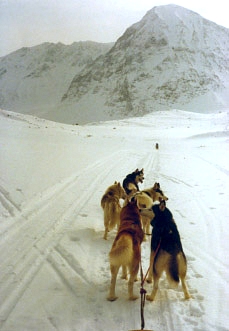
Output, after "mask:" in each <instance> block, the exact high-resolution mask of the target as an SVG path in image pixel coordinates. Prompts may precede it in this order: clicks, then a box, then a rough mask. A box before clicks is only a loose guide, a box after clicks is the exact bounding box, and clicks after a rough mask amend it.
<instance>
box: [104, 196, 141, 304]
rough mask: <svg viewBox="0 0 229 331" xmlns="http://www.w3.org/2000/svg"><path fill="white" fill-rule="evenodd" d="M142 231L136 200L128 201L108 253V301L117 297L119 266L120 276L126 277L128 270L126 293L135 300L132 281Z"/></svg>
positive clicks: (134, 276)
mask: <svg viewBox="0 0 229 331" xmlns="http://www.w3.org/2000/svg"><path fill="white" fill-rule="evenodd" d="M143 236H144V233H143V231H142V227H141V220H140V213H139V209H138V207H137V203H136V201H131V202H128V203H127V205H126V206H125V207H123V208H122V210H121V214H120V227H119V230H118V233H117V236H116V238H115V240H114V243H113V245H112V248H111V251H110V253H109V259H110V271H111V285H110V293H109V296H108V298H107V299H108V300H109V301H114V300H116V299H117V296H116V294H115V285H116V279H117V274H118V271H119V268H120V267H121V266H122V278H124V279H127V269H128V271H129V274H130V276H129V281H128V294H129V300H135V299H137V298H138V296H137V295H134V294H133V286H134V281H135V280H136V279H137V274H138V270H139V264H140V259H141V243H142V240H143Z"/></svg>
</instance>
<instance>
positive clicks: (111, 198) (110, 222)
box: [101, 182, 126, 239]
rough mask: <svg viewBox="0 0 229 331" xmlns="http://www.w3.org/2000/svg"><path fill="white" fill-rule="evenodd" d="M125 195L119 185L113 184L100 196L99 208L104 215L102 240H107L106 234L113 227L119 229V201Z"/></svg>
mask: <svg viewBox="0 0 229 331" xmlns="http://www.w3.org/2000/svg"><path fill="white" fill-rule="evenodd" d="M125 198H126V193H125V191H124V189H123V188H122V186H121V184H120V183H117V182H115V183H114V184H113V185H111V186H109V187H108V188H107V190H106V192H105V193H104V195H103V196H102V199H101V207H102V208H103V213H104V227H105V232H104V236H103V238H104V239H107V234H108V232H109V231H110V230H112V229H113V228H114V227H115V226H117V227H119V224H120V211H121V205H120V199H125Z"/></svg>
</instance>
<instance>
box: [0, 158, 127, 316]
mask: <svg viewBox="0 0 229 331" xmlns="http://www.w3.org/2000/svg"><path fill="white" fill-rule="evenodd" d="M114 159H115V160H116V161H115V162H114V161H113V160H114ZM111 161H112V162H111ZM120 161H121V159H120V157H119V158H117V157H116V155H113V154H112V155H110V156H109V157H108V158H107V160H100V161H99V162H97V163H94V164H92V165H91V166H90V167H88V168H87V169H85V171H84V172H82V173H80V174H76V176H74V177H73V176H71V177H70V178H67V179H66V180H65V181H64V182H63V183H61V184H57V185H55V187H52V188H50V189H49V190H47V191H46V192H43V194H42V197H41V198H40V199H35V200H33V201H32V202H28V203H27V206H25V208H24V210H23V212H21V213H19V215H17V217H16V219H15V220H14V223H13V224H12V226H11V227H10V228H8V229H7V233H3V234H2V235H1V238H0V247H1V243H2V244H4V245H6V241H7V246H8V249H7V250H5V251H2V254H1V265H2V266H3V270H7V269H8V273H6V274H5V275H4V273H2V274H1V276H0V277H1V278H0V282H1V283H4V290H3V293H2V294H1V308H0V316H1V320H2V321H4V320H6V318H7V317H8V316H9V314H10V313H11V311H12V310H13V308H14V307H15V305H16V303H17V302H18V301H19V300H20V298H21V296H22V294H23V293H24V291H25V289H26V288H27V287H28V284H29V283H30V282H31V281H32V279H33V277H34V276H35V275H36V274H37V273H38V270H39V269H40V268H41V266H42V264H43V263H44V261H45V260H46V259H47V258H48V261H49V262H50V263H51V265H53V267H54V268H56V269H57V264H56V263H55V256H56V255H57V254H58V251H57V250H55V251H54V252H55V253H54V254H53V250H54V248H55V246H57V243H58V242H59V241H60V239H61V237H62V236H63V235H64V233H65V231H66V230H67V228H68V226H69V225H68V223H66V222H68V218H69V217H71V216H72V215H74V217H75V215H77V214H78V213H79V212H80V210H82V209H83V208H84V207H85V206H86V205H87V203H88V201H89V199H90V197H91V196H92V195H93V194H94V192H95V191H96V188H97V186H98V184H99V183H100V182H102V181H103V180H104V177H106V176H108V175H109V174H110V172H111V171H112V169H113V168H115V167H117V165H118V163H119V162H120ZM111 164H112V167H111V166H110V165H111ZM89 174H90V175H89ZM88 177H90V178H95V179H94V180H93V181H92V182H91V183H90V182H88V179H87V178H88ZM85 183H87V184H88V186H87V185H86V186H87V187H86V189H85ZM2 191H3V190H2ZM77 192H80V193H81V195H80V196H77V195H79V194H78V193H77ZM6 195H7V194H6V193H5V196H6ZM65 196H68V200H69V201H68V204H66V201H64V203H63V204H62V203H61V200H64V199H65ZM69 197H70V198H69ZM54 210H55V213H53V212H54ZM50 215H52V218H50ZM22 233H23V237H22V236H21V235H22ZM30 233H32V234H33V235H34V234H36V237H35V238H34V237H33V238H31V237H30ZM52 254H53V256H52ZM59 254H60V255H61V256H62V258H64V259H65V260H66V256H64V255H63V254H61V252H60V249H59ZM50 256H51V257H50ZM12 257H13V261H14V264H13V261H12ZM66 261H67V260H66ZM6 266H8V267H6ZM9 269H11V270H12V272H10V270H9ZM18 283H20V285H19V286H18ZM9 291H10V292H11V295H10V296H9Z"/></svg>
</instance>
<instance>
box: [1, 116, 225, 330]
mask: <svg viewBox="0 0 229 331" xmlns="http://www.w3.org/2000/svg"><path fill="white" fill-rule="evenodd" d="M228 123H229V115H228V113H227V112H224V113H219V114H215V115H214V114H211V115H210V114H209V115H201V114H197V113H189V112H182V111H176V110H174V111H168V112H156V113H154V114H150V115H147V116H145V117H143V118H132V119H128V120H123V121H112V122H104V123H97V124H91V125H87V126H73V125H65V124H60V123H54V122H49V121H46V120H42V119H38V118H34V117H31V116H26V115H22V114H16V113H12V112H5V111H1V112H0V144H1V148H0V159H1V166H0V170H1V175H0V201H1V207H0V217H1V219H0V250H1V254H0V270H1V272H0V298H1V299H0V301H1V306H0V329H1V330H2V331H40V330H43V331H57V330H58V331H73V330H75V331H95V330H98V331H103V330H104V331H105V330H106V331H108V330H109V331H128V330H132V329H140V326H141V319H140V299H138V300H136V301H134V302H130V301H128V300H127V282H126V281H125V280H121V279H120V278H118V280H117V294H118V296H119V299H118V300H117V301H115V302H109V301H107V300H106V296H107V294H108V289H109V283H110V271H109V263H108V252H109V250H110V248H111V245H112V241H113V239H114V237H115V231H113V232H111V233H109V235H108V240H107V241H105V240H104V239H103V231H104V227H103V212H102V209H101V207H100V199H101V197H102V195H103V193H104V191H105V189H106V188H107V186H109V185H111V184H113V182H114V181H115V180H117V181H120V182H122V180H123V178H124V177H125V176H126V175H127V174H128V173H130V172H132V171H133V170H135V169H136V168H137V167H139V168H142V167H143V168H144V169H145V182H144V184H142V185H141V188H146V187H150V186H152V185H153V184H154V182H155V181H158V182H160V184H161V187H162V189H163V190H164V192H165V194H166V195H167V196H168V197H169V201H168V203H167V206H168V208H169V209H170V210H171V212H172V213H173V215H174V218H175V220H176V223H177V225H178V229H179V231H180V235H181V238H182V243H183V248H184V251H185V253H186V255H187V259H188V274H187V283H188V287H189V290H190V292H191V294H192V296H193V298H192V299H190V300H188V301H185V300H184V299H183V292H182V290H181V288H180V287H179V288H178V289H177V290H174V289H170V288H169V286H168V284H167V281H166V280H165V278H164V277H163V278H162V279H161V281H160V290H159V291H158V294H157V296H156V300H155V301H154V302H148V301H146V303H145V308H144V316H145V329H151V330H155V331H157V330H158V331H159V330H160V331H172V330H174V331H180V330H185V331H190V330H193V331H216V330H217V331H226V330H228V329H229V316H228V298H229V284H228V281H229V261H228V249H229V244H228V242H229V226H228V216H229V211H228V187H229V177H228V175H229V163H228V151H229V148H228V146H229V133H228ZM156 142H158V143H159V147H160V148H159V150H156V149H155V143H156ZM149 254H150V239H148V241H146V242H143V244H142V263H143V270H144V272H146V270H147V268H148V263H149ZM151 286H152V285H151V284H147V283H146V284H145V285H144V288H145V289H146V290H147V292H149V291H151ZM134 289H135V292H139V289H140V282H139V281H138V282H136V283H135V285H134Z"/></svg>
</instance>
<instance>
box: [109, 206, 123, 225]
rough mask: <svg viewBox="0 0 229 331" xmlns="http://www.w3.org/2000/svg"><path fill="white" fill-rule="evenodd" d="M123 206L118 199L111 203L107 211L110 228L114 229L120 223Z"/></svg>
mask: <svg viewBox="0 0 229 331" xmlns="http://www.w3.org/2000/svg"><path fill="white" fill-rule="evenodd" d="M120 211H121V206H120V205H119V202H118V201H117V202H116V203H115V204H109V206H108V210H107V213H108V214H109V216H108V217H109V219H110V222H109V230H112V229H113V228H114V227H115V226H116V225H117V224H118V225H119V224H120Z"/></svg>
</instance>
